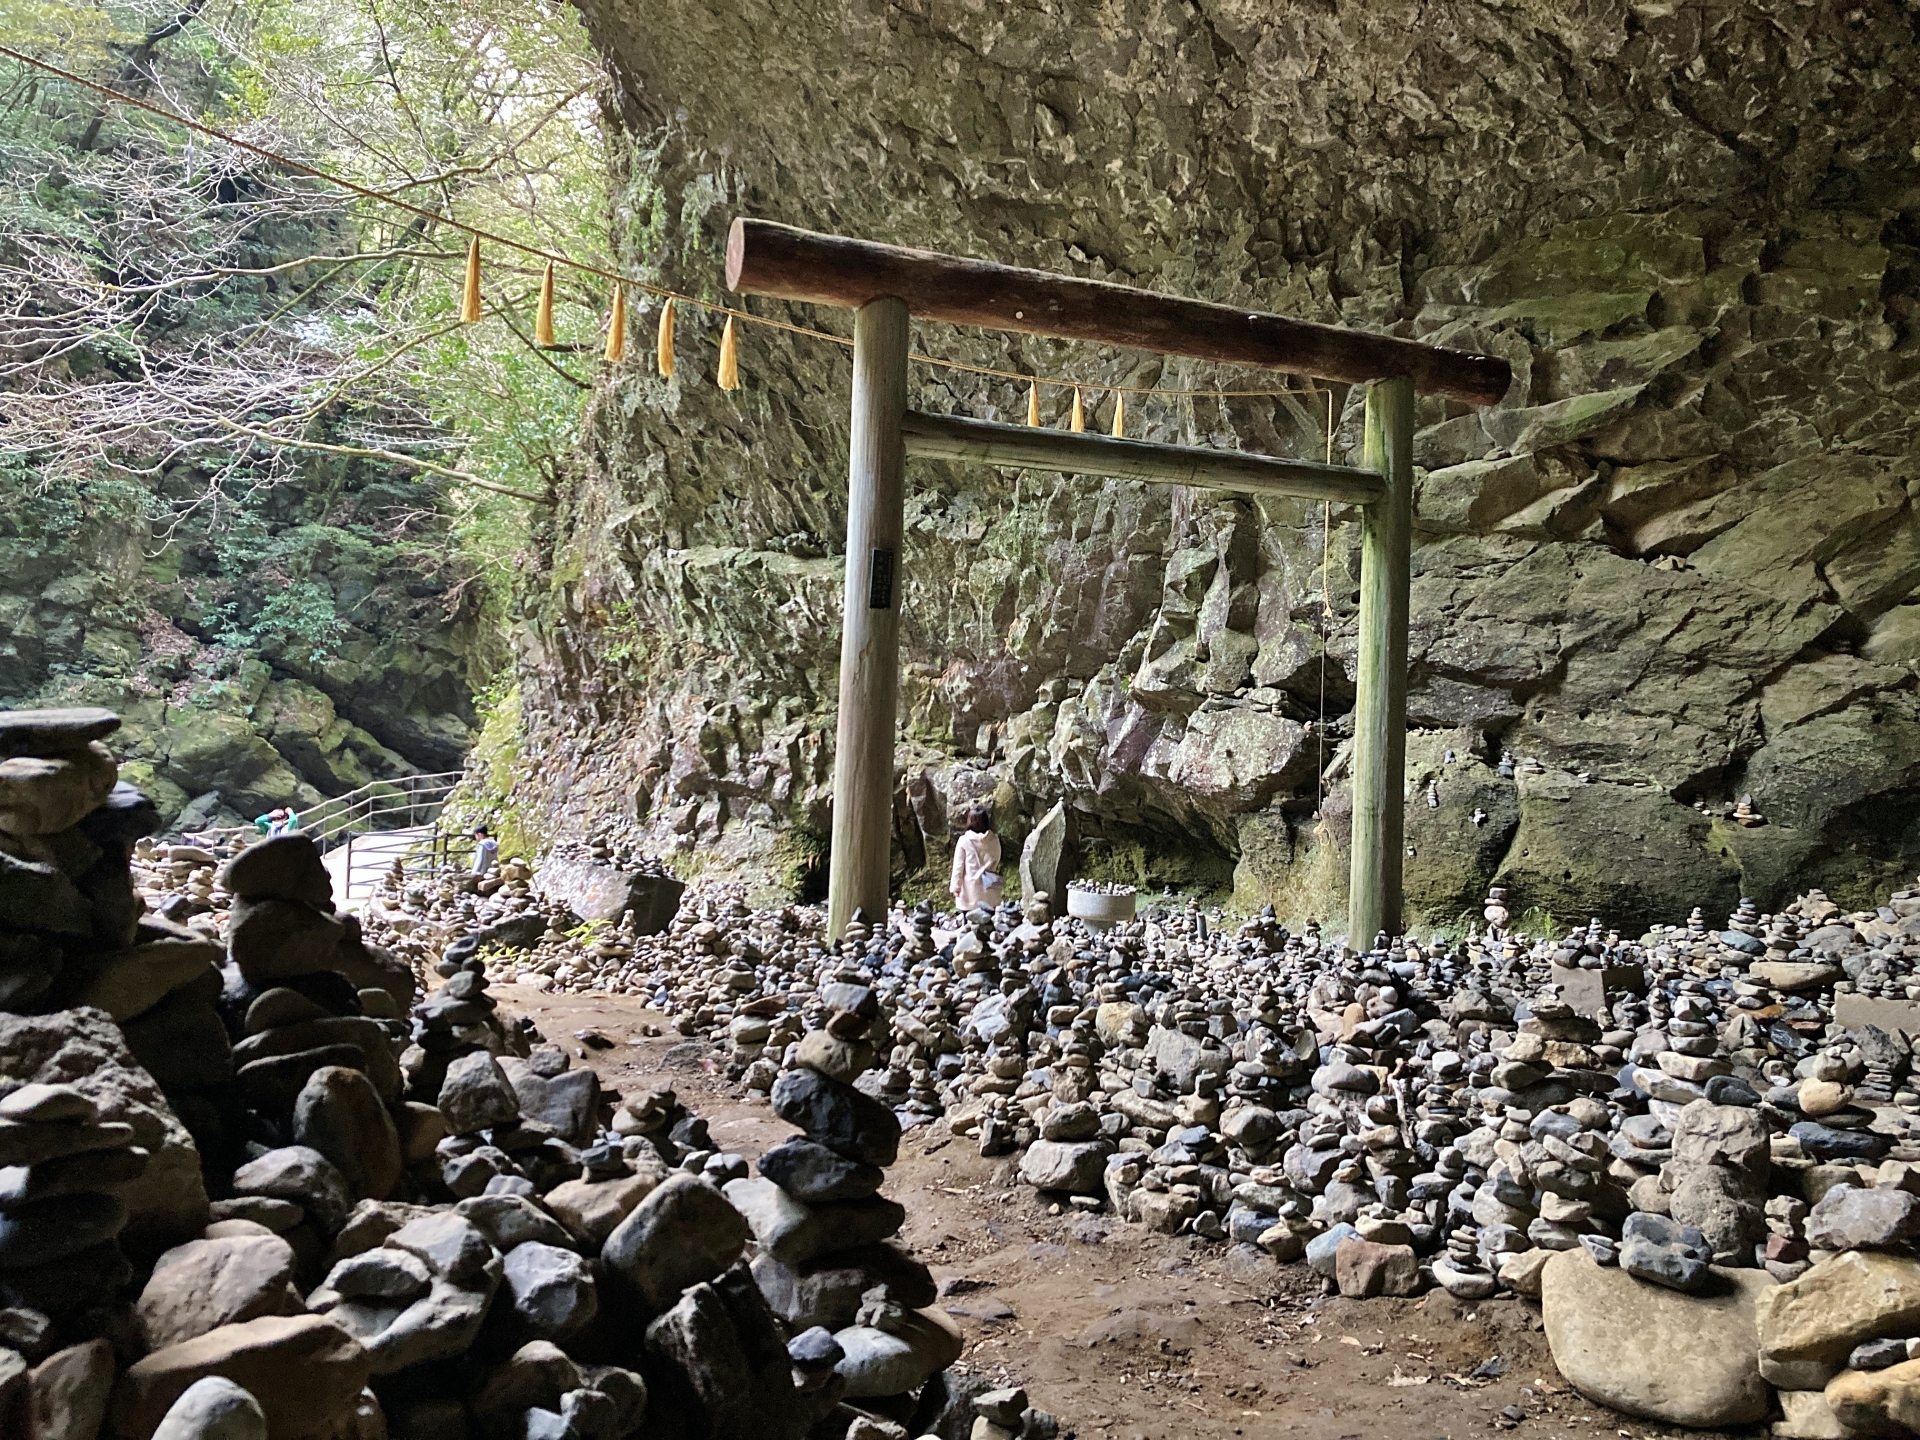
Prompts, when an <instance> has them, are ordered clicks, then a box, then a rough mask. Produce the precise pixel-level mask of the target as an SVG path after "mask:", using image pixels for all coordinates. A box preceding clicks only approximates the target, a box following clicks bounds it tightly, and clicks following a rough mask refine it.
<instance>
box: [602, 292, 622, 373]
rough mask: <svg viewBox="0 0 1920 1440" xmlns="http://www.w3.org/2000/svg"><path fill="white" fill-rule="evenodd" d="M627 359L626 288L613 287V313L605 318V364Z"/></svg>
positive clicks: (616, 363)
mask: <svg viewBox="0 0 1920 1440" xmlns="http://www.w3.org/2000/svg"><path fill="white" fill-rule="evenodd" d="M626 358H627V287H626V286H624V285H616V286H614V287H613V313H612V314H611V315H609V316H608V317H607V363H608V364H609V365H618V364H619V363H620V362H621V361H622V360H624V359H626Z"/></svg>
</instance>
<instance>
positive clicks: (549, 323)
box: [533, 260, 553, 350]
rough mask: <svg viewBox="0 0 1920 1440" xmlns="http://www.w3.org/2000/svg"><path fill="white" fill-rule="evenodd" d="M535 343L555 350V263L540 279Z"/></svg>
mask: <svg viewBox="0 0 1920 1440" xmlns="http://www.w3.org/2000/svg"><path fill="white" fill-rule="evenodd" d="M533 343H534V344H536V345H538V346H539V347H540V348H541V349H542V350H551V349H552V348H553V262H552V261H551V260H549V261H548V262H547V272H546V274H544V275H542V276H541V277H540V308H539V309H538V310H536V311H535V312H534V315H533Z"/></svg>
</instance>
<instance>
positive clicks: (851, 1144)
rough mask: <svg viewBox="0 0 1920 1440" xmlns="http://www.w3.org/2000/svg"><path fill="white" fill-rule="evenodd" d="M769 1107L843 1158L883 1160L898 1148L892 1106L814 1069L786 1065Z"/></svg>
mask: <svg viewBox="0 0 1920 1440" xmlns="http://www.w3.org/2000/svg"><path fill="white" fill-rule="evenodd" d="M773 1113H774V1114H776V1115H778V1116H779V1117H780V1118H781V1119H782V1120H785V1121H786V1122H787V1123H788V1124H790V1125H797V1126H799V1127H800V1129H801V1130H803V1131H804V1132H805V1133H806V1136H807V1138H808V1139H810V1140H813V1141H815V1142H817V1143H819V1144H821V1145H824V1146H826V1147H827V1148H828V1149H830V1150H832V1151H834V1152H835V1153H837V1154H840V1155H844V1156H845V1157H846V1158H847V1159H849V1160H856V1161H859V1162H861V1163H862V1164H866V1165H881V1166H886V1165H891V1164H892V1163H893V1162H894V1160H895V1158H896V1157H897V1156H898V1155H899V1153H900V1121H899V1120H898V1119H897V1118H896V1117H895V1116H894V1113H893V1111H891V1110H889V1109H888V1108H887V1107H886V1106H885V1105H882V1104H881V1103H880V1102H879V1101H878V1100H875V1099H873V1098H871V1097H870V1096H867V1095H863V1094H861V1093H860V1092H859V1091H858V1090H856V1089H854V1088H853V1087H852V1086H851V1085H844V1084H842V1083H841V1082H840V1081H838V1080H830V1079H828V1078H827V1077H826V1076H825V1075H822V1074H820V1073H819V1072H818V1071H817V1070H807V1069H796V1070H789V1071H788V1072H787V1073H786V1074H784V1075H782V1076H781V1077H780V1078H779V1079H778V1080H777V1081H775V1082H774V1086H773Z"/></svg>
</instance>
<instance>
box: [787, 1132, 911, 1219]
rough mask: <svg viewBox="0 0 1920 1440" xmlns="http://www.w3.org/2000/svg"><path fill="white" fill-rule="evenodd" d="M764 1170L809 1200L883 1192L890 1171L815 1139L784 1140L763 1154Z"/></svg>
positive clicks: (798, 1196)
mask: <svg viewBox="0 0 1920 1440" xmlns="http://www.w3.org/2000/svg"><path fill="white" fill-rule="evenodd" d="M759 1165H760V1173H761V1174H762V1175H764V1176H766V1177H767V1178H768V1179H769V1180H771V1181H773V1183H774V1184H776V1185H778V1186H779V1187H780V1188H781V1189H782V1190H785V1191H786V1192H787V1193H788V1194H789V1195H791V1196H793V1198H794V1199H796V1200H800V1201H805V1202H807V1203H818V1202H820V1201H824V1200H859V1199H862V1198H864V1197H866V1196H868V1195H872V1194H875V1193H877V1192H878V1191H879V1189H880V1186H881V1183H882V1182H883V1181H884V1180H885V1179H886V1171H884V1170H882V1169H881V1168H880V1167H879V1166H878V1165H863V1164H861V1163H860V1162H859V1161H857V1160H849V1159H847V1158H846V1157H845V1156H843V1155H837V1154H835V1153H834V1152H833V1151H831V1150H829V1149H828V1148H827V1147H826V1146H824V1145H820V1144H816V1143H815V1142H814V1141H812V1140H806V1139H800V1138H796V1139H792V1140H787V1141H784V1142H782V1143H781V1144H779V1145H776V1146H774V1147H773V1149H771V1150H769V1151H767V1152H766V1153H765V1154H763V1155H762V1156H761V1157H760V1162H759Z"/></svg>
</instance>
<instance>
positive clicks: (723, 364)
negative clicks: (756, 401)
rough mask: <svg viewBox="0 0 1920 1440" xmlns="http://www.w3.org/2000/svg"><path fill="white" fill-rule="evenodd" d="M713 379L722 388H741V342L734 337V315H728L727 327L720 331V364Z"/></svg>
mask: <svg viewBox="0 0 1920 1440" xmlns="http://www.w3.org/2000/svg"><path fill="white" fill-rule="evenodd" d="M713 380H714V383H715V384H716V385H718V386H719V387H720V388H721V389H722V390H738V389H739V388H740V342H739V341H738V340H736V339H735V338H734V334H733V316H731V315H729V316H727V328H726V329H725V330H722V331H721V332H720V364H719V366H718V368H717V369H716V370H715V371H714V375H713Z"/></svg>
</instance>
